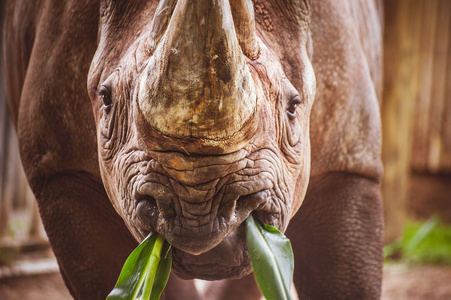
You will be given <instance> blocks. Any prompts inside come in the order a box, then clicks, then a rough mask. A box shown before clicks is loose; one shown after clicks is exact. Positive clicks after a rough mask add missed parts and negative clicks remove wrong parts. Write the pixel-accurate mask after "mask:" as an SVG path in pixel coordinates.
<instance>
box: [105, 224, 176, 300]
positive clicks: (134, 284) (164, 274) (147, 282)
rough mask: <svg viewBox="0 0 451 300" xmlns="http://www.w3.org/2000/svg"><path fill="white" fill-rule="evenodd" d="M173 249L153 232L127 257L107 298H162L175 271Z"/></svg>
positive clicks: (125, 299) (126, 299)
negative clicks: (172, 271) (162, 256)
mask: <svg viewBox="0 0 451 300" xmlns="http://www.w3.org/2000/svg"><path fill="white" fill-rule="evenodd" d="M169 248H170V245H169V244H168V243H167V242H165V240H164V238H163V237H162V236H160V235H159V234H157V233H154V234H152V233H151V234H149V236H147V237H146V238H145V239H144V241H142V243H141V244H140V245H139V246H138V247H136V249H135V250H134V251H133V252H132V253H131V254H130V256H129V257H128V258H127V260H126V262H125V264H124V266H123V268H122V271H121V274H120V275H119V279H118V280H117V283H116V286H115V287H114V289H113V290H112V291H111V293H110V294H109V295H108V297H107V300H133V299H136V297H138V296H140V298H141V299H143V300H147V299H150V297H153V298H151V299H159V297H160V295H161V292H162V291H163V289H164V287H165V285H166V283H167V280H168V277H169V273H170V270H171V264H172V257H171V256H170V254H169V253H168V252H169ZM162 250H163V252H162ZM161 253H163V255H164V256H165V257H164V258H163V259H162V260H161ZM166 254H167V256H166ZM160 268H161V269H160ZM154 282H155V283H154Z"/></svg>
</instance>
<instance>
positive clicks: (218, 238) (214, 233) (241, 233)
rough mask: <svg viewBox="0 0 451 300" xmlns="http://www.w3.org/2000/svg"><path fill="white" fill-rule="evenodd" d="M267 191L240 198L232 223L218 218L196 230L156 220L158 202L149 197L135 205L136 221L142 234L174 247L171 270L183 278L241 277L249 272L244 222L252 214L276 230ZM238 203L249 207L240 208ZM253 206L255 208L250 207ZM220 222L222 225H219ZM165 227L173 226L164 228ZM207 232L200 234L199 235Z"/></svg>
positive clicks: (275, 216)
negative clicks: (155, 234) (157, 235)
mask: <svg viewBox="0 0 451 300" xmlns="http://www.w3.org/2000/svg"><path fill="white" fill-rule="evenodd" d="M270 194H271V193H270V191H268V190H263V191H260V192H257V193H254V194H251V195H245V196H242V197H239V198H238V200H237V213H236V216H235V217H234V218H233V220H229V222H227V220H221V218H218V220H217V221H214V222H213V224H219V225H211V224H204V225H203V226H202V227H200V228H197V229H192V228H186V227H184V226H181V225H179V224H178V222H177V220H178V219H177V218H176V217H175V218H174V221H172V222H171V220H161V219H160V220H159V217H158V216H161V213H160V211H159V208H158V205H157V201H156V199H155V198H153V197H151V196H147V197H144V198H142V200H140V201H139V202H138V205H137V213H138V218H139V219H140V221H141V222H142V223H143V224H147V225H145V228H146V229H145V231H149V232H150V231H154V230H155V231H157V232H160V233H161V234H163V235H164V236H165V238H166V239H167V240H168V241H169V242H170V243H171V245H172V246H173V268H172V271H173V272H174V273H175V274H177V275H178V276H179V277H181V278H183V279H194V278H200V279H205V280H219V279H224V278H240V277H243V276H245V275H247V274H249V273H250V272H251V266H250V261H249V256H248V253H247V245H246V237H245V225H244V224H243V222H244V220H245V219H246V218H247V216H248V215H249V214H251V213H254V214H256V215H257V216H258V218H260V219H261V220H263V221H264V222H265V223H267V224H270V225H272V226H276V227H278V224H280V223H279V220H280V217H281V213H280V212H279V211H278V212H274V211H270V210H268V207H269V206H268V204H267V201H268V196H270ZM240 203H247V206H248V208H246V209H241V208H240ZM249 203H253V204H252V205H253V206H255V209H252V208H251V207H249ZM221 222H222V225H221ZM168 224H172V225H173V227H172V228H173V229H171V226H167V225H168ZM204 231H205V232H206V233H205V234H202V232H204Z"/></svg>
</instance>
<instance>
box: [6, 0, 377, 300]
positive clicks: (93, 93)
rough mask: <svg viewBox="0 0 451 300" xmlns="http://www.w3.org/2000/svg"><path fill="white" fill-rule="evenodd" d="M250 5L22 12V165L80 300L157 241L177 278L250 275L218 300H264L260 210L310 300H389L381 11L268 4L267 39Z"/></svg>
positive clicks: (258, 6) (10, 24)
mask: <svg viewBox="0 0 451 300" xmlns="http://www.w3.org/2000/svg"><path fill="white" fill-rule="evenodd" d="M229 3H230V4H229ZM249 3H250V2H247V1H241V0H230V2H229V1H225V0H224V1H200V0H199V1H195V2H194V1H192V2H190V1H182V0H180V1H177V3H175V1H160V3H159V2H158V1H100V2H99V3H98V2H95V1H66V2H65V3H60V2H59V1H51V0H42V1H33V2H32V3H30V2H27V1H9V2H8V4H7V17H6V22H5V31H4V41H5V71H6V77H7V88H8V98H9V102H10V107H11V111H12V116H13V120H14V123H15V126H16V129H17V132H18V136H19V144H20V150H21V157H22V160H23V164H24V168H25V171H26V173H27V176H28V179H29V182H30V184H31V186H32V189H33V191H34V193H35V195H36V197H37V200H38V203H39V207H40V213H41V216H42V219H43V222H44V225H45V228H46V230H47V233H48V235H49V239H50V242H51V244H52V248H53V249H54V252H55V254H56V256H57V258H58V262H59V264H60V268H61V271H62V274H63V277H64V279H65V281H66V285H67V286H68V288H69V290H70V291H71V293H72V295H73V296H74V298H77V299H101V298H104V297H105V295H106V294H107V293H108V292H109V291H110V290H111V288H112V287H113V286H114V282H115V280H116V278H117V276H118V273H119V270H120V267H121V265H122V263H123V262H124V260H125V258H126V256H127V255H128V254H129V253H130V251H131V250H132V249H133V248H134V247H135V246H136V244H137V242H138V241H140V240H142V239H143V238H144V237H145V236H146V235H147V234H148V233H149V232H153V231H157V232H159V233H160V234H162V235H163V236H164V237H165V238H166V239H167V240H168V241H169V242H170V243H171V244H172V245H173V253H174V264H173V273H174V274H175V275H177V276H178V277H181V278H185V279H189V278H204V279H215V280H216V279H227V278H240V277H242V279H239V280H228V281H227V280H226V281H222V282H219V283H217V284H211V287H210V288H209V290H208V291H209V292H208V295H207V296H206V299H233V298H240V299H258V297H259V292H258V290H257V289H256V287H255V284H254V283H253V281H252V279H251V277H249V276H245V275H247V274H249V272H250V271H251V270H250V265H249V259H248V254H247V249H246V245H245V236H244V225H243V222H244V220H245V219H246V217H247V216H248V215H249V214H250V213H253V214H254V215H256V216H258V217H259V218H260V219H262V220H263V221H264V222H266V223H268V224H271V225H274V226H276V227H278V228H279V229H280V230H282V231H284V232H286V235H287V236H288V237H289V238H290V240H291V241H292V245H293V249H294V252H295V265H296V267H295V276H294V284H295V286H296V288H297V291H298V294H299V297H300V298H301V299H378V298H379V296H380V283H381V282H380V281H381V262H382V255H381V249H382V240H381V237H382V217H381V200H380V192H379V184H380V177H381V173H382V167H381V162H380V121H379V110H378V102H377V96H378V93H379V94H380V82H381V81H380V74H381V70H380V59H381V56H380V55H381V25H380V18H379V15H378V9H379V7H378V3H376V2H372V1H367V2H364V1H349V3H348V2H345V1H343V2H341V1H340V2H336V1H329V0H316V1H315V0H312V1H311V3H310V2H307V1H294V0H292V1H270V0H267V1H262V0H259V1H253V9H254V11H255V30H254V29H253V28H254V27H253V26H254V23H253V22H254V20H253V19H252V14H253V9H252V7H251V6H250V5H249ZM158 5H160V6H158ZM166 7H167V9H166ZM249 7H250V10H247V8H249ZM163 8H164V9H163ZM156 12H157V13H156ZM249 16H251V17H249ZM205 20H207V21H205ZM49 52H50V53H49ZM86 82H87V86H88V88H87V89H86ZM89 99H90V101H89ZM226 100H227V101H226ZM93 116H94V117H93ZM307 186H308V188H307ZM243 276H244V277H243ZM250 283H251V286H249V284H250ZM243 287H245V288H243ZM181 295H183V297H184V299H185V298H186V299H188V298H191V299H199V297H202V295H199V294H198V293H197V292H196V291H195V289H194V286H193V285H192V283H190V282H189V281H182V280H180V279H178V278H177V277H171V279H170V281H169V284H168V287H167V289H166V292H165V295H164V297H166V298H167V299H180V297H181Z"/></svg>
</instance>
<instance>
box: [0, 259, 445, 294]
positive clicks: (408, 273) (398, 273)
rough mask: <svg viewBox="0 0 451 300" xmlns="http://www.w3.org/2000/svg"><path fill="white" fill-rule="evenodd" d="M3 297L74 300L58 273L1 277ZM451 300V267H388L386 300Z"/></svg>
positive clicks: (384, 289) (0, 286)
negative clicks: (11, 277) (9, 277)
mask: <svg viewBox="0 0 451 300" xmlns="http://www.w3.org/2000/svg"><path fill="white" fill-rule="evenodd" d="M0 299H2V300H19V299H20V300H26V299H33V300H68V299H71V297H70V295H69V293H68V292H67V290H66V288H65V287H64V284H63V281H62V279H61V276H60V275H59V274H57V273H53V274H48V275H40V276H31V277H18V278H13V279H7V280H5V279H3V280H0ZM404 299H405V300H426V299H427V300H449V299H451V268H450V267H448V268H447V267H437V266H415V267H408V266H404V265H393V266H389V267H386V268H385V269H384V282H383V293H382V300H404Z"/></svg>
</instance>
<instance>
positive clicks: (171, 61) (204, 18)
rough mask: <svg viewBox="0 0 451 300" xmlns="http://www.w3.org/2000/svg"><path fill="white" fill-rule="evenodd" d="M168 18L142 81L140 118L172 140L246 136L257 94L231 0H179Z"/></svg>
mask: <svg viewBox="0 0 451 300" xmlns="http://www.w3.org/2000/svg"><path fill="white" fill-rule="evenodd" d="M169 17H170V21H169V23H168V26H167V29H166V30H165V31H164V33H163V34H162V36H161V37H158V34H154V36H157V39H158V43H157V45H156V48H155V50H154V52H153V55H152V56H151V58H150V60H149V63H148V65H147V66H146V69H145V71H144V73H143V75H142V77H141V80H140V83H139V85H140V86H139V92H138V106H139V111H140V114H141V115H142V119H144V120H145V122H147V123H148V125H150V127H151V128H152V129H153V130H155V131H156V132H158V133H159V134H162V135H163V136H166V137H171V138H177V139H186V138H190V139H197V140H203V141H205V142H206V143H215V144H217V145H221V143H222V142H223V141H230V140H231V139H233V137H234V136H243V133H242V131H246V130H249V128H252V127H253V126H247V125H249V123H250V122H251V118H252V116H253V114H254V113H255V111H256V102H257V92H256V87H255V86H254V81H253V79H252V76H251V73H250V71H249V68H248V66H247V64H246V57H245V55H243V50H242V48H241V47H240V43H239V41H238V38H237V34H236V30H235V27H234V19H233V17H232V12H231V8H230V4H229V1H228V0H219V1H212V0H201V1H189V0H179V1H178V2H177V4H176V5H175V8H174V11H173V13H172V15H171V16H169ZM160 30H161V29H160ZM247 35H249V33H247ZM245 40H249V38H246V39H245ZM241 43H242V44H245V43H244V42H242V41H241ZM154 44H155V43H154ZM253 53H254V54H255V51H254V52H253ZM240 132H241V133H240ZM239 133H240V134H239ZM244 135H245V136H249V134H244ZM222 144H224V143H222Z"/></svg>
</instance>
